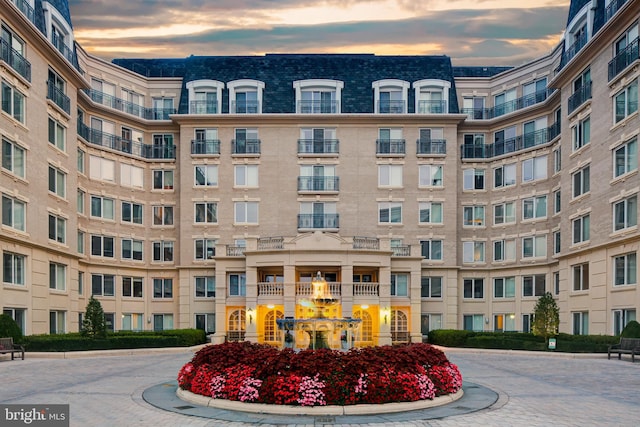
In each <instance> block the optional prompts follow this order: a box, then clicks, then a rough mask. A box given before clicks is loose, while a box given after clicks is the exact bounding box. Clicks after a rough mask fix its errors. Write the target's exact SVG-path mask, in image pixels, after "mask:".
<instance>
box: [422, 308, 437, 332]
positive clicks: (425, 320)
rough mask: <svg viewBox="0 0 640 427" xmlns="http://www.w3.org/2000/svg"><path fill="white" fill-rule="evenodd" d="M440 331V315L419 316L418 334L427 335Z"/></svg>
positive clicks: (426, 314)
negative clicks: (430, 332)
mask: <svg viewBox="0 0 640 427" xmlns="http://www.w3.org/2000/svg"><path fill="white" fill-rule="evenodd" d="M436 329H442V314H440V313H437V314H433V313H422V314H421V315H420V333H421V334H422V335H428V334H429V331H434V330H436Z"/></svg>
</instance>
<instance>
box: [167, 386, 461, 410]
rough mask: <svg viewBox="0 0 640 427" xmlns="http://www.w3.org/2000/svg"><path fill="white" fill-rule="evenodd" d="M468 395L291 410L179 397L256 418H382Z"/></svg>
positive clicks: (187, 395) (194, 396)
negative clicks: (257, 415) (299, 416)
mask: <svg viewBox="0 0 640 427" xmlns="http://www.w3.org/2000/svg"><path fill="white" fill-rule="evenodd" d="M463 395H464V392H463V391H462V389H460V390H458V391H457V392H456V393H453V394H448V395H446V396H439V397H436V398H434V399H433V400H417V401H415V402H396V403H382V404H379V405H376V404H362V405H347V406H337V405H329V406H291V405H269V404H264V403H245V402H237V401H233V400H226V399H213V398H211V397H207V396H202V395H200V394H195V393H192V392H190V391H187V390H183V389H181V388H180V387H178V388H177V389H176V396H177V397H178V398H179V399H181V400H184V401H185V402H188V403H192V404H194V405H199V406H208V407H211V408H216V409H225V410H229V411H241V412H249V413H254V414H268V415H309V416H317V415H334V416H339V415H380V414H391V413H396V412H406V411H415V410H419V409H428V408H434V407H438V406H442V405H447V404H449V403H451V402H455V401H456V400H458V399H460V398H461V397H462V396H463Z"/></svg>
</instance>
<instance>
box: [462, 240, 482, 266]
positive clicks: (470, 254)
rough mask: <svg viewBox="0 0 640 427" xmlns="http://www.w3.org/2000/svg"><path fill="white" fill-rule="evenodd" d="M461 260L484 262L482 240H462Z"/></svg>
mask: <svg viewBox="0 0 640 427" xmlns="http://www.w3.org/2000/svg"><path fill="white" fill-rule="evenodd" d="M462 262H465V263H473V262H484V242H462Z"/></svg>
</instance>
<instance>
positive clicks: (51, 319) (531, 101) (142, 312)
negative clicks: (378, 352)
mask: <svg viewBox="0 0 640 427" xmlns="http://www.w3.org/2000/svg"><path fill="white" fill-rule="evenodd" d="M0 3H1V4H2V7H1V8H0V19H1V21H2V39H1V43H2V45H1V50H0V53H1V58H0V77H1V79H2V91H1V93H0V97H1V100H2V113H1V115H0V134H1V137H2V169H1V174H0V192H1V193H2V229H1V231H2V233H1V234H0V252H1V253H2V262H3V265H2V284H1V285H0V305H1V306H2V309H3V312H4V313H5V314H9V315H11V316H12V317H13V318H14V319H16V321H17V322H18V323H19V325H20V326H21V327H22V330H23V331H24V333H26V334H40V333H63V332H74V331H78V328H79V326H80V325H81V321H82V316H83V312H84V310H85V307H86V304H87V301H88V299H89V297H91V296H92V295H93V296H94V297H96V298H97V299H99V300H100V302H101V304H102V306H103V308H104V311H105V315H106V317H107V323H108V325H109V327H110V328H111V329H112V330H162V329H173V328H194V327H195V328H201V329H204V330H206V331H207V332H208V333H209V334H211V339H212V341H213V342H223V341H224V340H238V339H249V340H252V341H258V342H264V343H273V344H277V343H279V342H281V340H282V335H281V332H280V331H278V329H277V327H276V322H275V320H276V319H278V318H283V317H296V318H304V317H306V316H309V315H310V314H309V309H308V308H307V307H305V305H304V301H305V300H306V299H307V298H308V297H309V296H310V294H311V280H312V278H313V277H315V275H316V272H318V271H320V272H321V274H322V276H323V277H324V279H325V280H327V282H328V284H329V288H330V290H331V293H332V295H333V296H334V297H336V298H339V299H340V303H339V304H338V305H336V306H334V308H333V312H332V315H333V316H335V317H353V318H359V319H362V322H361V327H360V329H359V331H358V333H357V335H356V345H375V344H389V343H395V342H408V341H422V340H423V339H424V337H425V335H426V334H427V333H428V331H429V330H431V329H438V328H453V329H470V330H490V331H529V330H530V328H531V321H532V313H533V308H534V306H535V304H536V302H537V300H538V298H539V297H540V296H541V295H542V294H543V293H544V292H547V291H549V292H552V293H553V295H554V296H555V297H556V298H557V303H558V305H559V307H560V313H561V319H560V320H561V325H560V331H561V332H567V333H574V334H617V333H619V332H620V330H621V329H622V328H623V327H624V325H625V324H626V323H627V322H628V321H629V320H634V319H635V318H636V311H637V310H638V307H639V306H640V292H638V289H637V267H636V265H637V254H638V249H639V248H638V245H639V242H640V234H639V232H638V225H637V216H638V206H637V197H638V192H639V191H640V181H639V179H638V150H637V138H638V131H639V129H640V126H639V123H640V121H639V119H638V112H637V109H638V108H637V107H638V105H637V99H638V96H637V93H638V76H639V75H640V70H639V65H640V56H639V54H638V18H639V17H640V8H639V5H640V1H638V0H628V1H623V0H613V1H602V0H600V1H596V0H593V1H585V0H574V1H572V2H571V5H570V7H569V11H568V19H567V29H566V31H565V33H564V36H563V38H562V40H560V41H559V43H558V45H557V47H556V48H555V49H554V50H553V51H552V52H550V53H549V54H548V55H547V56H545V57H542V58H539V59H536V60H534V61H532V62H530V63H527V64H523V65H520V66H517V67H459V66H455V64H452V63H451V60H450V58H449V57H447V56H376V55H340V54H336V55H324V54H323V55H307V54H299V55H298V54H267V55H265V56H254V57H246V56H245V57H220V56H211V57H209V56H190V57H187V58H181V59H118V60H114V61H112V62H111V63H109V62H106V61H104V60H102V59H100V58H97V57H95V56H92V55H90V54H88V53H87V52H85V51H84V50H83V49H82V46H81V45H79V44H78V43H76V42H75V41H74V37H73V29H72V25H71V16H70V12H69V8H68V4H67V2H66V1H65V0H52V1H41V0H13V1H10V0H0ZM212 53H215V52H212ZM45 180H46V181H47V183H45V182H44V181H45ZM297 338H298V340H299V343H301V342H303V338H304V337H297ZM332 339H333V341H332V345H335V346H337V345H339V342H338V340H339V337H337V336H335V337H333V338H332Z"/></svg>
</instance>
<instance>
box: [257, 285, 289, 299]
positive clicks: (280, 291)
mask: <svg viewBox="0 0 640 427" xmlns="http://www.w3.org/2000/svg"><path fill="white" fill-rule="evenodd" d="M282 295H284V283H274V282H259V283H258V296H259V297H265V296H282Z"/></svg>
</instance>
